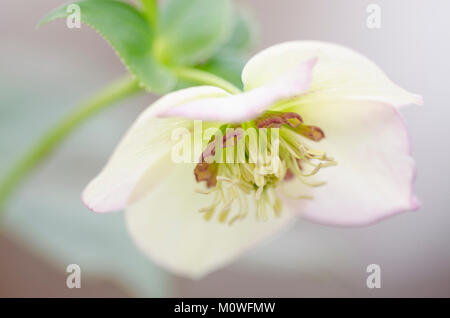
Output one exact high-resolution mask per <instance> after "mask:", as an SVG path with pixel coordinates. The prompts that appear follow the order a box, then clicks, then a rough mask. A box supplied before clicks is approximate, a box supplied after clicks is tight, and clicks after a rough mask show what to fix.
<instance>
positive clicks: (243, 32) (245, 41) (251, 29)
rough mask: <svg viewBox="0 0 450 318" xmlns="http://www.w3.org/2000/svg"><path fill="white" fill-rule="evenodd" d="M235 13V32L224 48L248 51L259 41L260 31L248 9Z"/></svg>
mask: <svg viewBox="0 0 450 318" xmlns="http://www.w3.org/2000/svg"><path fill="white" fill-rule="evenodd" d="M239 11H240V12H239V14H237V15H235V18H234V27H233V33H232V35H231V37H230V38H229V40H228V42H226V43H225V45H224V48H229V49H233V50H238V51H242V52H247V53H248V51H249V50H251V49H252V48H253V47H254V46H255V43H256V42H257V38H258V32H257V25H256V21H255V19H254V17H253V16H252V15H251V14H250V13H249V12H247V11H246V10H242V9H241V10H239Z"/></svg>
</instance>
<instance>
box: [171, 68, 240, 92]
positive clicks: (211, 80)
mask: <svg viewBox="0 0 450 318" xmlns="http://www.w3.org/2000/svg"><path fill="white" fill-rule="evenodd" d="M175 73H176V75H177V76H178V78H179V79H183V80H188V81H193V82H196V83H200V84H206V85H213V86H217V87H220V88H223V89H224V90H226V91H227V92H229V93H231V94H239V93H242V92H241V90H240V89H239V88H237V87H236V86H234V85H233V84H231V83H230V82H228V81H226V80H224V79H223V78H221V77H218V76H216V75H214V74H211V73H208V72H205V71H201V70H198V69H195V68H187V67H179V68H176V69H175Z"/></svg>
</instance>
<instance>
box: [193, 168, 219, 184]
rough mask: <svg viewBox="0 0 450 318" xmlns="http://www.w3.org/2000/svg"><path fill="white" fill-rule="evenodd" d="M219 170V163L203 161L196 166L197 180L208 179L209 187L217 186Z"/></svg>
mask: <svg viewBox="0 0 450 318" xmlns="http://www.w3.org/2000/svg"><path fill="white" fill-rule="evenodd" d="M217 170H218V167H217V164H215V163H212V164H211V163H206V162H201V163H199V164H197V165H196V166H195V169H194V174H195V180H196V181H197V182H201V181H206V186H207V187H208V188H212V187H215V186H216V184H217Z"/></svg>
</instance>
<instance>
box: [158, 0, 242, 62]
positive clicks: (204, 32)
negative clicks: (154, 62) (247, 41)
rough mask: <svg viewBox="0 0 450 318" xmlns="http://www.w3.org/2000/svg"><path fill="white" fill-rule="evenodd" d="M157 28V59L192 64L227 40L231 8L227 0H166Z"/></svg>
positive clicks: (229, 29) (214, 51) (202, 58)
mask: <svg viewBox="0 0 450 318" xmlns="http://www.w3.org/2000/svg"><path fill="white" fill-rule="evenodd" d="M158 25H159V29H158V39H157V44H156V54H157V56H158V57H159V58H160V59H161V60H162V61H164V62H165V63H168V64H176V65H195V64H198V63H200V62H203V61H206V60H208V59H209V58H210V57H211V56H213V55H214V54H215V53H217V51H218V50H219V49H220V48H221V47H222V45H223V44H224V43H225V42H226V41H227V40H228V39H229V37H230V35H231V31H232V28H233V6H232V3H231V1H230V0H167V1H165V2H164V4H163V5H162V7H161V11H160V16H159V24H158Z"/></svg>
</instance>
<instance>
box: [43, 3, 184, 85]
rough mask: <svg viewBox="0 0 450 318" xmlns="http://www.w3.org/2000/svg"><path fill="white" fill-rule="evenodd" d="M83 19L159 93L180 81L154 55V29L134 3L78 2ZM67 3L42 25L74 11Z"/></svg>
mask: <svg viewBox="0 0 450 318" xmlns="http://www.w3.org/2000/svg"><path fill="white" fill-rule="evenodd" d="M75 4H77V5H79V6H80V9H81V21H82V22H83V23H85V24H87V25H89V26H90V27H92V28H93V29H95V30H96V31H98V32H99V33H100V34H101V35H102V36H103V37H104V38H105V39H106V40H107V41H108V42H109V43H110V44H111V46H112V47H113V48H114V49H115V51H116V52H117V54H118V55H119V57H120V58H121V60H122V61H123V63H124V64H125V65H126V66H127V68H128V69H129V70H130V72H131V73H133V74H134V75H136V77H137V78H138V80H139V81H140V82H141V83H142V85H143V86H144V87H145V88H147V89H148V90H150V91H152V92H155V93H165V92H168V91H170V90H171V89H173V87H174V86H175V84H176V78H175V76H174V75H173V74H172V73H171V72H170V71H169V70H168V69H167V68H165V67H164V66H163V65H162V64H161V63H160V62H159V61H157V59H155V58H154V56H153V55H152V51H153V50H152V47H153V43H154V38H155V34H154V30H153V29H152V28H151V26H150V25H149V23H148V21H147V19H146V17H145V16H144V15H143V14H142V13H141V12H139V11H138V10H137V9H136V8H134V7H133V6H131V5H129V4H126V3H123V2H120V1H115V0H85V1H79V2H75ZM68 6H69V5H64V6H62V7H61V8H58V9H56V10H54V11H53V12H51V13H50V14H48V15H47V16H46V17H45V18H44V19H43V20H42V21H41V22H40V23H39V25H43V24H45V23H47V22H50V21H52V20H55V19H59V18H66V17H68V16H69V15H71V14H72V12H70V11H69V12H68V11H67V7H68Z"/></svg>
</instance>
